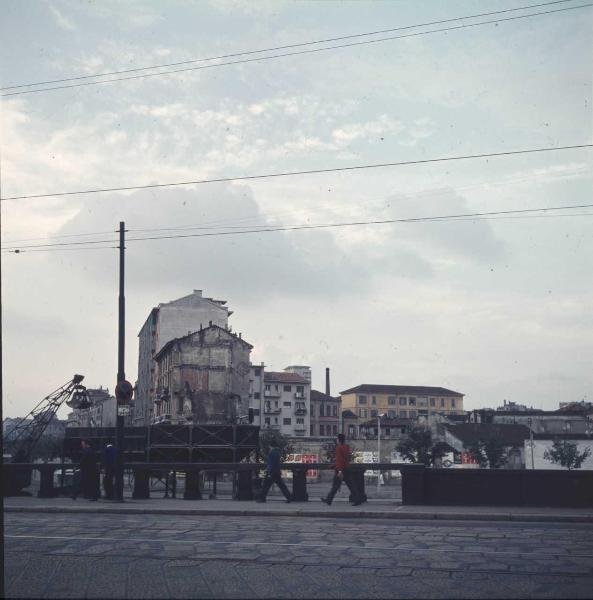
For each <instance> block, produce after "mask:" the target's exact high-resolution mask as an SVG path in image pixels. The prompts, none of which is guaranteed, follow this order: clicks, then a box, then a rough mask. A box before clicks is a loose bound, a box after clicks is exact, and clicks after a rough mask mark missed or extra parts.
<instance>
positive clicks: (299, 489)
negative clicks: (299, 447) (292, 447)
mask: <svg viewBox="0 0 593 600" xmlns="http://www.w3.org/2000/svg"><path fill="white" fill-rule="evenodd" d="M291 471H292V501H293V502H308V501H309V494H308V493H307V468H306V467H305V468H303V467H292V468H291Z"/></svg>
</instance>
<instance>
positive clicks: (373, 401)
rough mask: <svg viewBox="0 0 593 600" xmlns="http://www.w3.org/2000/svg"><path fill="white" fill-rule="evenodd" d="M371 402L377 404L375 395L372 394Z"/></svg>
mask: <svg viewBox="0 0 593 600" xmlns="http://www.w3.org/2000/svg"><path fill="white" fill-rule="evenodd" d="M371 404H374V405H375V406H376V405H377V396H373V397H372V398H371Z"/></svg>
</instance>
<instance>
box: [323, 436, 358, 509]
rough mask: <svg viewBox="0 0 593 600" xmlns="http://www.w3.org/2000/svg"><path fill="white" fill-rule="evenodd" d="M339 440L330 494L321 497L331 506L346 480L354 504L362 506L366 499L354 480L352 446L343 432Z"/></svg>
mask: <svg viewBox="0 0 593 600" xmlns="http://www.w3.org/2000/svg"><path fill="white" fill-rule="evenodd" d="M337 441H338V443H337V445H336V464H335V473H334V481H333V483H332V487H331V490H330V491H329V494H328V495H327V496H326V497H325V498H321V501H322V502H325V504H327V505H328V506H329V505H330V504H331V503H332V501H333V499H334V496H335V495H336V494H337V493H338V490H339V489H340V487H341V485H342V482H344V483H345V484H346V485H347V486H348V489H349V490H350V494H351V498H352V500H351V502H352V504H353V505H354V506H360V505H361V504H362V503H363V502H364V499H363V498H362V495H361V493H360V491H359V490H358V486H357V485H356V482H355V480H354V474H353V473H352V471H351V470H350V468H349V467H350V447H349V446H348V444H346V438H345V437H344V434H343V433H340V434H339V435H338V437H337Z"/></svg>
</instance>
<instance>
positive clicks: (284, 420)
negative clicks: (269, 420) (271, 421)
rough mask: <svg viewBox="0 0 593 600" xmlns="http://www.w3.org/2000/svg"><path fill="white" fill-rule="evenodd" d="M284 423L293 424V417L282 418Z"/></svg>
mask: <svg viewBox="0 0 593 600" xmlns="http://www.w3.org/2000/svg"><path fill="white" fill-rule="evenodd" d="M282 423H283V424H284V425H292V419H291V418H290V417H284V419H282Z"/></svg>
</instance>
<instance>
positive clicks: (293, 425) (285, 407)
mask: <svg viewBox="0 0 593 600" xmlns="http://www.w3.org/2000/svg"><path fill="white" fill-rule="evenodd" d="M261 374H262V375H263V382H262V384H261V385H263V402H262V412H260V415H259V417H260V423H261V427H262V429H274V430H276V431H279V432H280V433H282V434H283V435H288V436H297V437H304V436H307V435H308V434H309V429H310V426H311V424H310V417H309V411H310V397H311V396H310V395H311V383H310V379H309V380H308V379H306V378H305V377H303V376H302V375H299V374H298V373H294V372H287V371H280V372H276V371H268V372H266V371H264V370H263V369H262V372H261ZM253 401H255V398H254V399H253Z"/></svg>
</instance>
